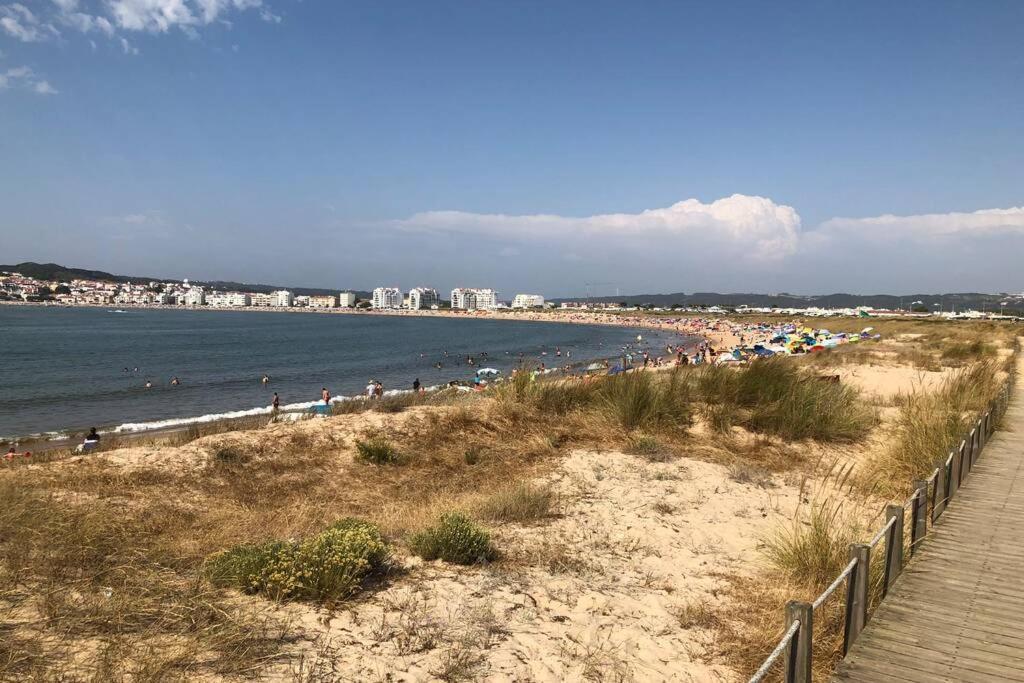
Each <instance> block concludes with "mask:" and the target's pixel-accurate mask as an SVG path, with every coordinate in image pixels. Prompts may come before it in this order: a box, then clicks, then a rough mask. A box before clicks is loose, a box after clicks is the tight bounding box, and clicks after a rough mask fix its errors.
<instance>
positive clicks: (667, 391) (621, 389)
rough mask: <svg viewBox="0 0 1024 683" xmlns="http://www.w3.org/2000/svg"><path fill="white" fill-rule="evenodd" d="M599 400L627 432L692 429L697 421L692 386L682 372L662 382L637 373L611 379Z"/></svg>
mask: <svg viewBox="0 0 1024 683" xmlns="http://www.w3.org/2000/svg"><path fill="white" fill-rule="evenodd" d="M598 396H599V399H600V402H601V405H602V407H603V408H604V411H605V413H606V414H607V415H608V416H609V417H611V418H612V419H613V420H615V422H617V423H618V424H619V426H621V427H622V428H623V429H625V430H627V431H632V430H634V429H646V428H657V427H688V426H689V425H690V424H691V423H692V421H693V415H692V411H691V409H690V402H689V395H688V384H687V383H686V382H685V381H684V380H683V378H682V376H681V373H680V372H679V371H673V372H672V373H670V374H669V376H668V377H658V378H655V377H654V375H653V373H650V372H635V371H634V372H629V373H623V374H620V375H616V376H614V377H609V378H607V379H606V380H604V381H603V382H602V383H601V385H600V389H599V390H598Z"/></svg>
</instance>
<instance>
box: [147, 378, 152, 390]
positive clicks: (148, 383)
mask: <svg viewBox="0 0 1024 683" xmlns="http://www.w3.org/2000/svg"><path fill="white" fill-rule="evenodd" d="M146 388H147V389H152V388H153V383H152V382H150V381H149V380H148V379H147V380H146Z"/></svg>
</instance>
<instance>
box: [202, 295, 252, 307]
mask: <svg viewBox="0 0 1024 683" xmlns="http://www.w3.org/2000/svg"><path fill="white" fill-rule="evenodd" d="M250 301H251V300H250V298H249V295H248V294H246V293H245V292H210V295H209V296H208V297H206V303H207V304H209V305H210V306H213V307H214V308H242V307H244V306H248V305H249V304H250Z"/></svg>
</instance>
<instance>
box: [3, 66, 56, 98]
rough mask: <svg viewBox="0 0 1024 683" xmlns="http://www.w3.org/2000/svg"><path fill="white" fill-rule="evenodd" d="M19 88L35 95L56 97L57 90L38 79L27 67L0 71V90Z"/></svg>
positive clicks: (43, 80)
mask: <svg viewBox="0 0 1024 683" xmlns="http://www.w3.org/2000/svg"><path fill="white" fill-rule="evenodd" d="M7 88H20V89H24V90H29V91H31V92H34V93H36V94H37V95H56V94H57V89H56V88H54V87H53V86H52V85H50V83H49V82H48V81H46V80H45V79H42V78H39V77H38V76H37V75H36V73H35V72H34V71H32V69H30V68H29V67H27V66H16V67H12V68H10V69H7V71H0V90H5V89H7Z"/></svg>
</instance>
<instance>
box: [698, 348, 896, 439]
mask: <svg viewBox="0 0 1024 683" xmlns="http://www.w3.org/2000/svg"><path fill="white" fill-rule="evenodd" d="M696 386H697V394H698V395H699V396H700V398H701V399H702V401H703V411H702V412H703V415H704V417H705V419H706V420H707V421H708V423H709V424H710V425H711V426H712V428H713V429H715V430H717V431H720V432H728V431H729V430H731V429H732V427H733V426H735V425H740V426H743V427H745V428H747V429H749V430H750V431H753V432H757V433H761V434H769V435H773V436H777V437H780V438H782V439H786V440H790V441H799V440H802V439H813V440H816V441H829V442H852V441H857V440H859V439H861V438H863V437H864V436H865V435H866V434H867V433H868V431H869V430H870V429H871V427H872V426H873V425H874V424H875V421H876V417H875V415H874V412H873V410H872V409H871V407H870V406H869V405H867V403H866V402H864V401H863V400H862V399H861V397H860V395H859V393H858V392H857V391H856V389H854V388H853V387H850V386H846V385H843V384H840V383H836V382H831V381H826V380H825V378H821V377H819V376H818V375H816V374H815V373H814V372H813V371H811V370H808V369H805V368H801V367H799V366H797V365H796V364H795V363H792V362H790V361H789V359H786V358H769V359H763V360H757V361H754V362H753V363H751V364H750V365H749V366H746V367H743V368H723V367H718V366H707V367H704V368H702V369H701V370H700V371H699V373H698V376H697V382H696Z"/></svg>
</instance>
